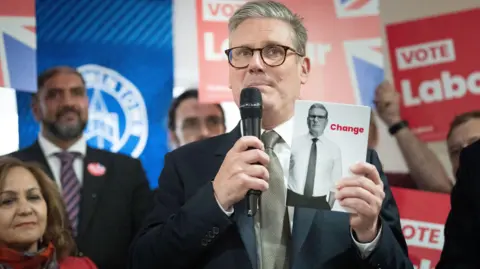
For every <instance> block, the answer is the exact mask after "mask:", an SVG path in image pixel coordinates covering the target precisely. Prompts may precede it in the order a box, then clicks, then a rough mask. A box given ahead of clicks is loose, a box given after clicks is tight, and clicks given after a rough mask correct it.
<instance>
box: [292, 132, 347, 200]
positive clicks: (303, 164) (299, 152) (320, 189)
mask: <svg viewBox="0 0 480 269" xmlns="http://www.w3.org/2000/svg"><path fill="white" fill-rule="evenodd" d="M313 138H314V137H313V136H312V135H311V134H310V133H307V134H303V135H299V136H297V137H295V139H294V140H293V143H292V156H291V160H290V173H291V174H290V178H289V180H288V188H289V189H290V190H292V191H294V192H296V193H298V194H303V192H304V189H305V181H306V179H307V172H308V164H309V160H310V149H311V147H312V144H313V141H312V139H313ZM317 138H318V140H317V142H316V143H315V144H316V146H317V156H316V157H317V159H316V161H317V162H316V166H315V179H314V182H315V184H314V185H313V196H324V195H325V196H327V201H328V199H329V194H330V192H335V183H336V182H337V181H339V180H340V179H341V178H342V154H341V151H340V147H339V146H338V145H337V144H335V142H333V141H331V140H330V139H328V138H327V137H325V135H320V136H319V137H317Z"/></svg>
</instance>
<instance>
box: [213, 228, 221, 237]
mask: <svg viewBox="0 0 480 269" xmlns="http://www.w3.org/2000/svg"><path fill="white" fill-rule="evenodd" d="M219 232H220V229H218V227H213V233H214V234H215V235H217V234H218V233H219Z"/></svg>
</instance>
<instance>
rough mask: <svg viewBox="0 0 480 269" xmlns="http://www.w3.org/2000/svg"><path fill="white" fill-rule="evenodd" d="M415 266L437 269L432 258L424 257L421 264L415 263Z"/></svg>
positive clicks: (417, 267)
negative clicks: (426, 258)
mask: <svg viewBox="0 0 480 269" xmlns="http://www.w3.org/2000/svg"><path fill="white" fill-rule="evenodd" d="M413 268H415V269H435V267H432V261H431V260H425V259H422V260H421V261H420V265H414V266H413Z"/></svg>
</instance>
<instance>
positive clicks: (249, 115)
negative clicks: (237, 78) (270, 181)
mask: <svg viewBox="0 0 480 269" xmlns="http://www.w3.org/2000/svg"><path fill="white" fill-rule="evenodd" d="M262 106H263V103H262V94H261V93H260V90H259V89H257V88H245V89H243V90H242V92H241V93H240V114H241V117H242V127H243V135H244V136H247V135H248V136H256V137H258V138H259V139H260V136H261V132H262V131H261V128H262ZM261 194H262V192H261V191H259V190H249V191H248V192H247V214H248V216H250V217H252V216H255V214H256V213H257V206H258V200H259V199H260V195H261Z"/></svg>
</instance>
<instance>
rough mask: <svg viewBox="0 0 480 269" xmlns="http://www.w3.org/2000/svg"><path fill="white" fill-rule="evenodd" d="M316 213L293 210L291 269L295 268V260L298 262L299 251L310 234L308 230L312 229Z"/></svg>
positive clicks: (300, 209) (314, 210)
mask: <svg viewBox="0 0 480 269" xmlns="http://www.w3.org/2000/svg"><path fill="white" fill-rule="evenodd" d="M317 212H318V211H317V210H316V209H313V208H303V207H296V208H295V213H294V217H293V229H292V252H293V266H292V268H295V260H298V259H299V257H300V251H301V249H302V247H303V245H304V244H305V240H306V239H307V235H308V233H309V232H310V229H311V228H312V224H313V219H314V218H315V214H316V213H317ZM317 225H319V224H317ZM312 266H313V265H312Z"/></svg>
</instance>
